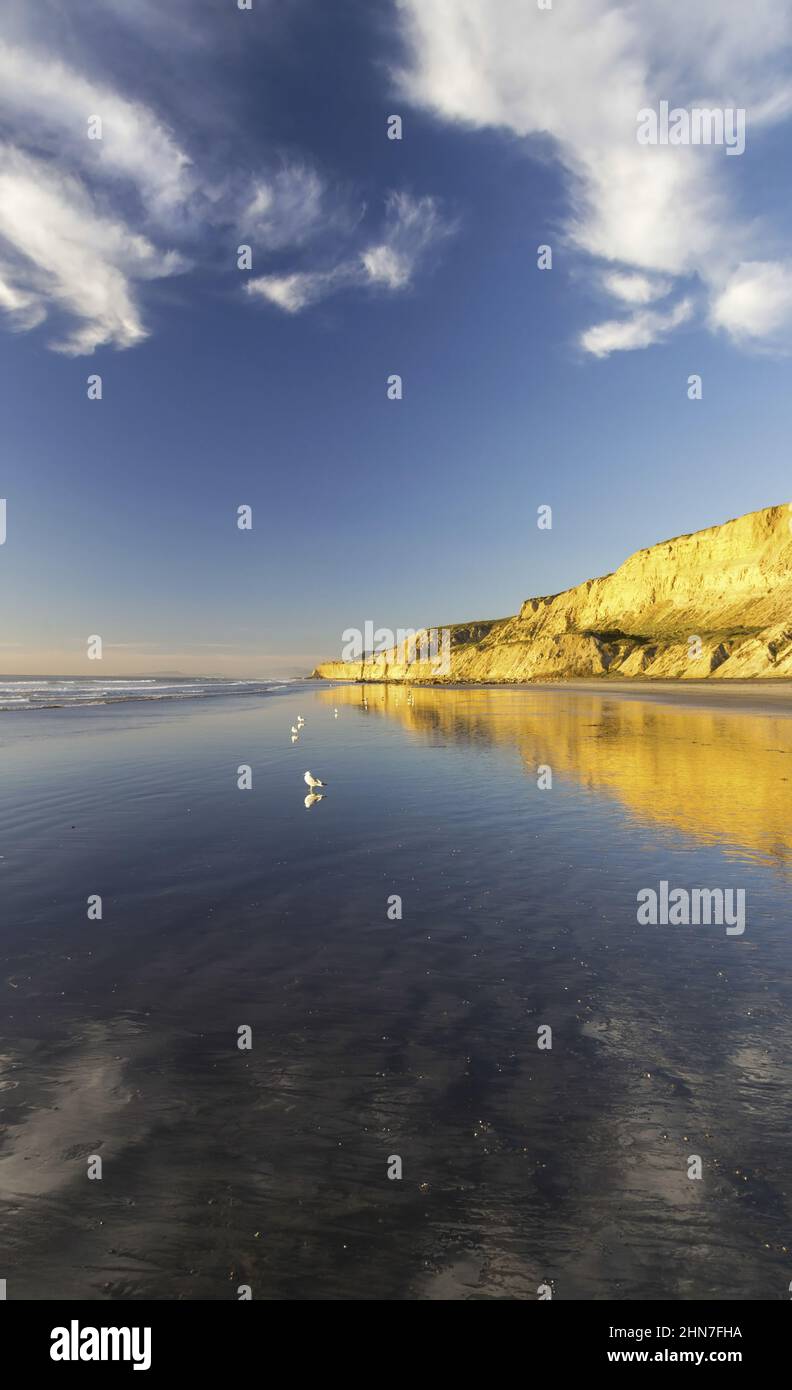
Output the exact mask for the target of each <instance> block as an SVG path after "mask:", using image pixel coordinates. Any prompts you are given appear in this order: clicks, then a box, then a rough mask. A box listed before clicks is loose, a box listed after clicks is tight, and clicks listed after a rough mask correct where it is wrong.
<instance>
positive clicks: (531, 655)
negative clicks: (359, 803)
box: [312, 505, 792, 683]
mask: <svg viewBox="0 0 792 1390" xmlns="http://www.w3.org/2000/svg"><path fill="white" fill-rule="evenodd" d="M430 631H432V632H434V631H436V630H430ZM437 631H439V633H440V636H441V640H440V641H439V642H438V643H437V644H436V646H433V647H432V650H431V655H429V654H428V653H427V651H426V650H424V651H423V652H422V651H421V644H420V641H418V643H417V644H416V643H412V644H410V643H402V644H400V645H399V646H396V647H391V648H389V649H388V650H387V651H382V652H376V653H374V654H372V655H368V656H364V658H362V659H360V660H357V661H327V662H323V663H322V664H321V665H319V666H317V668H316V670H315V671H314V672H313V673H312V674H313V675H314V676H316V677H318V678H324V679H328V680H367V681H410V682H416V683H418V682H424V681H430V682H433V683H446V682H456V681H476V682H504V683H505V682H522V681H534V680H536V681H546V680H565V679H574V678H586V677H591V676H603V677H606V676H618V677H619V678H620V679H625V678H629V677H640V678H642V679H651V678H653V677H662V678H664V679H668V678H669V677H677V678H679V679H701V678H702V677H713V678H717V679H724V680H725V679H729V678H739V679H745V678H747V677H772V676H775V677H784V676H785V677H790V676H792V510H790V507H788V506H786V505H783V506H777V507H766V508H765V509H764V510H763V511H759V512H750V513H749V514H748V515H747V516H741V517H737V518H736V519H735V520H734V521H727V522H724V524H723V525H721V526H710V527H708V528H707V529H706V530H705V531H695V532H693V533H692V534H691V535H686V536H677V537H675V538H674V539H673V540H669V541H661V542H660V543H659V544H658V545H653V546H650V547H649V548H648V549H646V550H639V551H636V553H635V554H634V555H631V556H630V558H629V559H628V560H625V562H624V564H623V565H620V566H619V568H618V569H617V570H615V571H614V573H613V574H608V575H604V576H603V577H602V578H600V579H589V580H586V582H585V583H583V584H578V585H577V586H576V588H574V589H565V590H564V591H563V592H562V593H560V594H551V595H549V596H546V597H542V598H530V599H526V601H525V602H524V603H523V605H522V607H521V609H520V611H519V613H518V614H517V615H516V616H515V617H513V618H500V619H495V620H493V621H487V622H471V623H465V624H457V625H455V626H452V627H450V628H446V629H439V630H437ZM446 633H447V634H448V636H447V637H446V636H444V634H446Z"/></svg>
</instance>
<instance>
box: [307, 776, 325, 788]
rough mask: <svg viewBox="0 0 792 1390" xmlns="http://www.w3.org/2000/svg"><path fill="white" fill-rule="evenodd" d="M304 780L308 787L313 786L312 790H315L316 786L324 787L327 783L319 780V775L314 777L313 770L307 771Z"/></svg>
mask: <svg viewBox="0 0 792 1390" xmlns="http://www.w3.org/2000/svg"><path fill="white" fill-rule="evenodd" d="M303 781H304V782H305V785H306V786H307V787H310V788H311V791H313V789H314V787H323V786H324V785H325V784H324V782H320V781H319V778H318V777H314V775H313V773H312V772H306V774H305V777H304V778H303Z"/></svg>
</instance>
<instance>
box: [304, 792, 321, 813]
mask: <svg viewBox="0 0 792 1390" xmlns="http://www.w3.org/2000/svg"><path fill="white" fill-rule="evenodd" d="M317 801H324V797H323V796H322V793H321V792H309V793H308V795H307V796H306V798H305V809H306V811H310V809H311V807H312V806H314V805H316V802H317Z"/></svg>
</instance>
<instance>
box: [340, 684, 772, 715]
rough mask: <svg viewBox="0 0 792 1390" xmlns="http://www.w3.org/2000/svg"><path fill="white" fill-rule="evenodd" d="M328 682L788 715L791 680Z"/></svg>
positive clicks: (737, 712) (342, 685) (346, 685)
mask: <svg viewBox="0 0 792 1390" xmlns="http://www.w3.org/2000/svg"><path fill="white" fill-rule="evenodd" d="M327 684H328V686H333V685H336V686H340V687H342V688H344V687H348V686H350V685H360V686H364V687H365V686H370V685H385V686H391V687H394V688H396V689H399V688H401V689H405V688H409V687H410V686H412V687H413V688H414V689H416V690H437V691H440V690H511V691H519V690H524V691H536V690H541V691H542V692H543V693H546V694H556V695H564V694H572V695H579V694H585V695H601V696H602V697H603V698H607V699H610V698H612V697H613V696H614V695H617V696H620V697H623V698H624V699H627V700H652V701H655V702H657V703H660V704H666V705H693V706H696V707H698V708H704V709H720V710H723V711H724V713H728V712H731V713H734V714H739V713H740V712H741V711H750V712H751V713H753V714H782V715H792V681H789V680H781V679H779V680H773V679H772V678H769V679H767V680H761V679H757V680H745V681H736V680H730V681H725V680H724V681H718V682H716V681H712V680H685V681H682V680H676V681H675V680H665V681H664V680H645V681H642V680H615V679H613V680H609V679H608V677H607V676H605V677H602V678H600V679H594V680H565V681H527V682H524V683H518V682H515V683H514V684H512V683H511V682H507V681H503V682H501V681H482V682H478V681H436V682H435V681H413V682H410V681H366V680H356V681H328V682H327Z"/></svg>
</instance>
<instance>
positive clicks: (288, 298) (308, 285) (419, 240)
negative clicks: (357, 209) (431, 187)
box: [247, 193, 453, 314]
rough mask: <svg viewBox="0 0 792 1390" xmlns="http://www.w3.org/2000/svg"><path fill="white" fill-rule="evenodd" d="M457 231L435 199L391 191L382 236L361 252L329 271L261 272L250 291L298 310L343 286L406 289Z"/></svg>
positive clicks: (287, 308)
mask: <svg viewBox="0 0 792 1390" xmlns="http://www.w3.org/2000/svg"><path fill="white" fill-rule="evenodd" d="M452 230H453V224H452V222H451V221H450V220H449V219H447V218H446V217H444V216H443V214H442V212H441V211H440V207H439V205H438V203H437V201H436V199H434V198H430V197H424V198H412V197H410V196H409V195H408V194H405V193H392V194H390V195H389V197H388V199H387V202H386V207H385V222H384V226H383V229H382V232H381V234H380V237H379V238H378V239H377V240H376V241H374V242H372V243H371V244H370V245H368V246H366V247H364V249H363V250H361V251H359V252H358V253H357V254H356V255H354V256H350V257H346V258H344V259H342V260H340V261H338V262H337V263H336V264H335V265H332V266H330V267H329V268H327V269H324V270H312V271H294V272H291V273H287V274H279V275H262V276H257V277H256V278H255V279H253V280H251V281H249V283H248V286H247V288H248V292H249V293H250V294H251V295H254V296H260V297H262V298H264V299H266V300H269V302H270V303H271V304H274V305H276V306H277V307H278V308H279V309H283V310H284V311H285V312H286V313H289V314H296V313H299V312H300V310H301V309H306V308H308V306H309V305H311V304H315V303H317V302H318V301H319V300H320V299H324V298H326V297H327V296H328V295H330V294H335V293H337V292H338V291H339V290H341V289H350V288H369V289H379V290H389V291H392V292H393V291H397V290H403V289H406V288H407V287H408V286H409V285H410V284H411V282H412V280H413V277H414V275H415V273H416V271H417V269H418V266H419V265H420V263H421V260H422V258H423V256H424V255H425V253H426V252H427V251H428V249H429V248H430V247H431V246H433V245H435V244H436V243H437V242H439V241H440V240H441V239H442V238H443V237H445V236H448V235H450V233H451V232H452Z"/></svg>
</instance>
